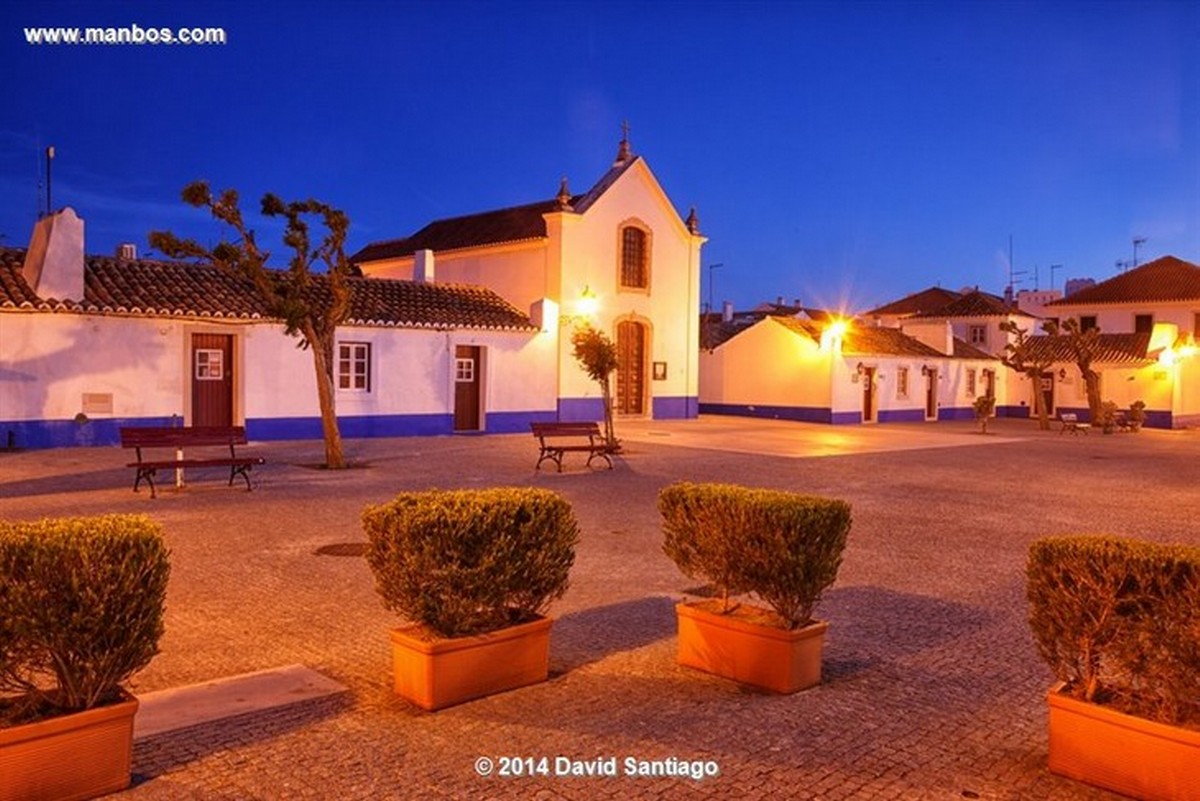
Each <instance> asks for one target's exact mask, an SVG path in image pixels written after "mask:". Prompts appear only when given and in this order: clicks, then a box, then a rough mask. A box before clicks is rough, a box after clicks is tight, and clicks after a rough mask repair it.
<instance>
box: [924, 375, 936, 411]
mask: <svg viewBox="0 0 1200 801" xmlns="http://www.w3.org/2000/svg"><path fill="white" fill-rule="evenodd" d="M937 387H938V373H937V369H936V368H933V367H931V368H929V369H928V370H926V371H925V419H926V420H936V419H937Z"/></svg>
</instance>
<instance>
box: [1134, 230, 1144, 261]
mask: <svg viewBox="0 0 1200 801" xmlns="http://www.w3.org/2000/svg"><path fill="white" fill-rule="evenodd" d="M1144 244H1146V237H1144V236H1135V237H1134V238H1133V266H1134V267H1137V266H1138V257H1137V252H1138V248H1139V247H1141V246H1142V245H1144Z"/></svg>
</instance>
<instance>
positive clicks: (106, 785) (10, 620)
mask: <svg viewBox="0 0 1200 801" xmlns="http://www.w3.org/2000/svg"><path fill="white" fill-rule="evenodd" d="M169 575H170V564H169V561H168V553H167V548H166V546H165V545H164V543H163V539H162V534H161V531H160V529H159V527H158V525H157V524H155V523H153V522H151V521H150V519H149V518H147V517H144V516H141V515H109V516H103V517H79V518H63V519H47V520H42V521H39V522H11V521H0V777H3V781H0V801H18V799H20V800H21V801H26V800H27V799H39V801H40V800H41V799H81V798H92V797H94V796H98V795H103V794H105V793H110V792H115V791H117V790H122V789H124V788H126V787H128V786H129V782H130V764H131V755H132V746H133V717H134V714H135V713H136V712H137V707H138V702H137V699H136V698H134V697H133V696H131V695H130V694H129V693H128V692H126V691H125V690H124V689H123V688H122V684H123V683H124V682H126V681H127V680H128V679H129V678H130V676H132V675H133V674H134V673H135V672H137V671H138V670H140V669H141V668H143V667H145V666H146V665H147V664H148V663H149V662H150V660H151V658H152V657H153V656H154V655H155V654H156V653H158V641H159V638H160V637H161V636H162V633H163V607H164V602H165V599H166V592H167V580H168V577H169Z"/></svg>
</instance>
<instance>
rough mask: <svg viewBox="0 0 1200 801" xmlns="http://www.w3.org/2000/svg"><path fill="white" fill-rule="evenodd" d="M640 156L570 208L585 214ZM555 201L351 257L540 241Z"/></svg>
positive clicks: (458, 220) (464, 221)
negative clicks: (547, 216)
mask: <svg viewBox="0 0 1200 801" xmlns="http://www.w3.org/2000/svg"><path fill="white" fill-rule="evenodd" d="M640 159H641V156H634V157H633V158H631V159H629V160H628V161H624V162H621V163H619V164H614V165H613V166H612V168H611V169H609V170H608V172H606V173H605V174H604V175H603V176H601V178H600V180H599V181H597V182H596V185H595V186H593V187H592V188H591V189H589V190H588V191H587V192H585V193H584V194H582V195H573V196H572V197H571V207H572V209H573V210H574V212H575V213H577V214H582V213H583V212H585V211H587V210H588V209H589V208H590V207H591V206H592V204H593V203H595V202H596V201H597V200H599V199H600V196H601V195H603V194H604V193H605V192H606V191H607V190H608V188H609V187H610V186H612V185H613V184H614V183H615V182H616V180H617V179H618V178H620V177H621V175H623V174H624V173H625V171H626V170H628V169H629V168H630V167H631V166H633V165H634V164H635V163H637V162H638V161H639V160H640ZM558 210H559V206H558V200H557V199H551V200H540V201H538V202H536V203H527V204H525V205H523V206H510V207H508V208H503V209H495V210H493V211H484V212H479V213H477V214H467V215H463V216H461V217H450V218H447V219H444V220H434V221H433V222H431V223H429V225H426V226H425V227H424V228H422V229H421V230H420V231H417V232H416V233H415V234H413V235H412V236H407V237H403V238H401V239H389V240H384V241H380V242H371V243H369V244H367V245H366V247H364V248H362V249H361V250H359V251H358V252H357V253H355V254H354V255H352V256H351V257H350V261H352V262H354V263H355V264H362V263H364V262H369V261H380V260H383V259H398V258H403V257H405V256H411V255H412V254H413V253H415V252H416V251H418V250H432V251H434V252H438V251H445V250H460V249H462V248H470V247H480V246H483V245H499V244H502V243H506V242H522V241H527V240H532V239H542V238H544V237H545V236H546V220H545V219H544V218H543V217H542V215H543V214H548V213H550V212H553V211H558Z"/></svg>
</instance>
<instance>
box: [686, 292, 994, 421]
mask: <svg viewBox="0 0 1200 801" xmlns="http://www.w3.org/2000/svg"><path fill="white" fill-rule="evenodd" d="M919 334H920V336H919V337H918V336H910V335H909V334H907V333H905V332H902V331H900V330H899V329H896V328H886V327H878V326H873V325H864V324H863V323H862V322H861V321H854V320H839V319H836V318H822V319H818V320H812V319H799V318H797V317H793V316H780V315H765V316H763V317H762V318H761V319H759V320H758V321H757V322H754V323H751V324H749V325H741V326H739V325H736V324H734V323H732V322H731V321H727V322H725V323H722V324H717V323H715V322H713V323H711V324H710V330H709V331H708V332H706V337H705V348H704V350H703V351H702V352H701V357H700V411H701V412H702V413H707V414H731V415H741V416H749V417H769V418H777V419H784V420H799V421H804V422H814V423H833V424H847V423H874V422H880V423H886V422H914V421H937V420H956V419H971V418H973V417H974V409H973V403H974V399H975V397H976V395H978V394H990V395H992V396H993V397H995V396H996V394H997V393H1002V392H1003V375H1002V373H1000V371H999V366H1000V365H999V362H998V361H996V360H995V359H994V358H993V357H991V356H990V355H989V354H987V353H985V352H983V351H981V350H979V349H978V348H974V347H972V346H971V345H969V344H967V343H965V342H963V341H962V340H961V339H958V338H956V337H954V336H953V334H952V331H951V327H950V325H949V324H946V323H942V324H941V325H940V326H936V325H925V326H923V327H922V330H921V331H920V332H919Z"/></svg>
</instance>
